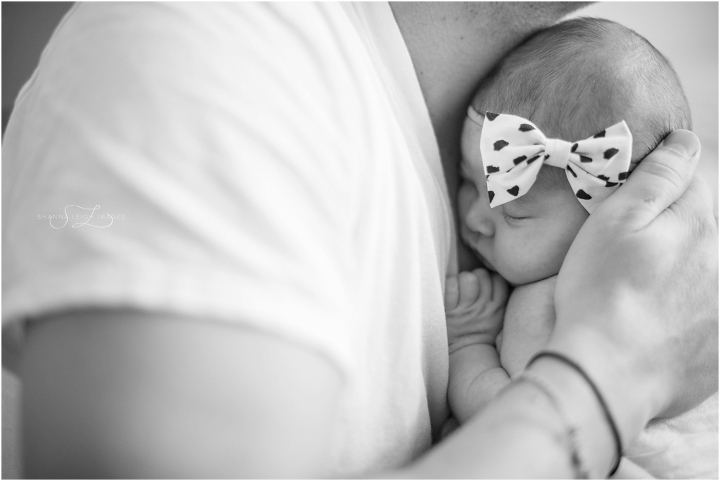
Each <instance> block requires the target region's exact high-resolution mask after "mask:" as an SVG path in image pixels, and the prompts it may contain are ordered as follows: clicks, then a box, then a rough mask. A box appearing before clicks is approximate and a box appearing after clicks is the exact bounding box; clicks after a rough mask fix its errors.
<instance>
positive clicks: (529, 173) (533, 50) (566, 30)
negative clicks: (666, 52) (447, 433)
mask: <svg viewBox="0 0 720 481" xmlns="http://www.w3.org/2000/svg"><path fill="white" fill-rule="evenodd" d="M689 128H690V112H689V107H688V104H687V100H686V98H685V95H684V93H683V91H682V87H681V86H680V82H679V80H678V77H677V75H676V74H675V72H674V71H673V69H672V67H671V66H670V64H669V63H668V61H667V60H666V59H665V58H664V57H663V56H662V54H660V53H659V52H658V51H657V50H656V49H655V48H654V47H653V46H652V45H651V44H650V43H649V42H648V41H647V40H645V39H644V38H642V37H641V36H639V35H638V34H636V33H635V32H633V31H632V30H630V29H628V28H625V27H623V26H621V25H619V24H616V23H614V22H610V21H608V20H601V19H591V18H581V19H573V20H569V21H565V22H562V23H559V24H557V25H555V26H553V27H550V28H548V29H546V30H542V31H540V32H538V33H536V34H535V35H533V36H532V37H530V38H529V39H528V40H527V41H525V42H524V43H523V44H522V45H520V46H519V47H518V48H516V49H515V50H513V51H512V52H511V53H510V54H509V55H508V56H507V57H506V58H505V59H504V60H503V61H502V62H501V63H500V64H499V65H498V66H497V67H496V68H495V69H494V70H493V72H491V74H490V75H489V76H488V77H487V78H486V79H484V80H483V82H482V83H481V85H480V87H479V90H478V92H477V94H476V95H475V98H474V99H473V101H472V103H471V105H470V107H469V109H468V116H467V118H466V121H465V126H464V129H463V135H462V153H463V159H462V164H461V175H462V179H463V182H462V186H461V188H460V191H459V199H458V202H459V212H460V221H461V224H462V225H461V236H462V239H463V241H464V242H465V243H466V244H467V245H468V246H469V247H470V248H471V249H472V250H473V251H474V252H475V254H476V255H477V256H478V258H479V259H480V260H481V261H482V263H483V265H484V266H485V269H476V270H475V271H473V272H463V273H461V274H460V275H459V276H458V277H457V278H450V279H448V282H447V286H446V311H447V323H448V342H449V350H450V386H449V392H448V397H449V401H450V406H451V408H452V410H453V414H454V415H455V417H456V418H457V419H458V421H459V422H460V423H462V422H464V421H466V420H467V419H468V418H469V417H471V416H472V415H474V414H475V413H477V412H478V411H479V410H481V409H482V408H483V407H484V406H485V404H486V403H487V402H489V401H490V400H491V399H492V398H493V397H494V396H495V395H496V394H497V393H498V391H499V390H500V389H502V388H503V387H504V386H506V385H507V384H509V383H510V380H511V377H512V376H513V375H517V374H518V373H520V372H522V371H523V369H524V368H525V367H526V365H527V363H528V361H529V360H530V359H531V358H532V357H533V355H534V354H535V353H537V352H538V351H540V350H542V349H543V348H544V347H545V345H546V343H547V341H548V339H549V337H550V334H551V332H552V330H553V326H554V321H555V312H554V308H553V305H554V302H553V298H554V289H555V278H556V275H557V273H558V272H559V270H560V266H561V265H562V262H563V259H564V258H565V255H566V254H567V251H568V249H569V247H570V244H571V243H572V241H573V239H574V238H575V236H576V235H577V233H578V231H579V230H580V228H581V226H582V225H583V223H584V222H585V220H586V219H587V218H588V216H589V215H591V214H592V212H593V210H594V209H595V208H596V207H597V206H598V205H599V204H600V203H601V202H602V201H603V200H604V199H605V198H607V197H608V196H609V195H611V194H612V193H613V192H614V191H615V190H616V189H618V188H620V187H621V186H622V184H623V182H624V181H625V180H626V179H627V177H628V176H629V175H630V172H631V171H632V169H633V167H634V166H635V165H637V164H638V163H639V162H640V161H641V160H642V159H643V157H645V156H646V155H647V154H648V153H649V152H651V151H652V150H653V149H654V148H655V147H657V146H658V145H659V144H660V142H661V141H662V139H664V138H665V136H667V135H668V134H669V133H670V132H672V131H673V130H676V129H689ZM503 279H504V281H507V283H508V284H510V285H512V286H514V288H513V290H512V294H511V295H510V299H509V301H508V288H507V285H506V283H505V282H504V281H503ZM506 306H507V307H506ZM679 322H682V321H681V320H679ZM717 441H718V429H717V393H716V394H715V395H713V396H712V397H710V398H709V399H707V400H706V401H705V402H703V403H702V404H701V405H700V406H698V407H696V408H694V409H692V410H691V411H689V412H687V413H684V414H682V415H680V416H678V417H675V418H668V419H655V420H653V421H651V422H650V423H649V424H648V426H647V427H646V429H645V430H644V431H643V432H642V433H641V435H640V436H639V437H638V438H637V439H636V440H635V441H634V442H633V443H632V444H631V445H630V446H628V447H626V449H625V451H624V457H623V459H622V462H621V464H620V468H619V470H618V472H617V473H616V477H623V478H629V477H650V476H653V477H662V478H691V477H704V478H708V477H709V478H717V476H718V467H717V464H718V458H717V449H718V447H717V446H718V445H717Z"/></svg>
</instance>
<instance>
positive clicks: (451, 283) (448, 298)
mask: <svg viewBox="0 0 720 481" xmlns="http://www.w3.org/2000/svg"><path fill="white" fill-rule="evenodd" d="M459 300H460V286H459V285H458V278H457V277H455V276H448V277H447V278H446V279H445V310H446V311H451V310H453V309H455V308H456V307H457V305H458V301H459Z"/></svg>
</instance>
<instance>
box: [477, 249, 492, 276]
mask: <svg viewBox="0 0 720 481" xmlns="http://www.w3.org/2000/svg"><path fill="white" fill-rule="evenodd" d="M475 254H477V256H478V257H479V258H480V261H481V262H482V263H483V266H484V267H485V268H486V269H487V270H489V271H492V272H497V269H495V266H493V265H492V264H491V263H490V261H488V260H487V259H486V258H485V256H484V255H482V254H480V252H478V251H477V249H475Z"/></svg>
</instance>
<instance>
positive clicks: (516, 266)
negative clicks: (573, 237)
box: [497, 236, 569, 285]
mask: <svg viewBox="0 0 720 481" xmlns="http://www.w3.org/2000/svg"><path fill="white" fill-rule="evenodd" d="M568 247H569V244H568V245H567V247H565V246H564V245H562V244H558V243H557V242H553V241H549V240H548V239H543V238H542V237H541V236H528V237H527V238H526V239H525V241H524V242H521V243H506V244H504V246H503V247H502V249H503V252H502V259H503V261H504V262H502V264H503V265H502V266H501V265H498V266H497V267H498V270H499V271H503V272H500V274H501V275H502V276H503V277H505V279H506V280H507V281H508V282H509V283H511V284H513V285H523V284H529V283H531V282H536V281H539V280H542V279H546V278H548V277H550V276H553V275H555V274H557V273H558V272H559V271H560V266H561V265H562V261H563V259H564V258H565V255H566V254H567V250H568Z"/></svg>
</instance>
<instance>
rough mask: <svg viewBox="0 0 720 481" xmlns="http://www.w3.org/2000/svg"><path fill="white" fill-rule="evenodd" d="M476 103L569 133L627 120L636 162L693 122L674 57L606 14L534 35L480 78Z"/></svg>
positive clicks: (556, 133)
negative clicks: (667, 56)
mask: <svg viewBox="0 0 720 481" xmlns="http://www.w3.org/2000/svg"><path fill="white" fill-rule="evenodd" d="M472 105H473V107H474V108H475V109H476V110H478V111H479V112H482V113H484V112H485V111H490V112H494V113H507V114H513V115H519V116H521V117H525V118H527V119H529V120H531V121H532V122H534V123H535V124H536V125H537V126H538V127H539V128H540V129H541V130H542V131H543V132H544V133H545V134H546V135H547V136H548V137H552V138H560V139H564V140H567V141H575V140H582V139H585V138H587V137H590V136H592V135H594V134H596V133H598V132H600V131H601V130H603V129H605V128H606V127H609V126H611V125H613V124H616V123H617V122H620V121H621V120H625V121H626V122H627V124H628V127H629V128H630V131H631V132H632V134H633V155H632V163H633V165H636V164H637V163H638V162H639V161H640V160H642V158H643V157H645V156H646V155H647V154H648V153H649V152H650V151H652V150H653V149H654V148H655V147H656V146H657V145H658V144H659V143H660V142H661V141H662V139H664V138H665V137H666V136H667V135H668V134H669V133H670V132H672V131H673V130H676V129H690V128H691V120H690V108H689V106H688V102H687V98H686V97H685V93H684V92H683V90H682V87H681V85H680V80H679V79H678V76H677V74H676V73H675V71H674V70H673V68H672V67H671V66H670V63H669V62H668V60H667V59H666V58H665V57H664V56H663V55H662V54H661V53H660V52H658V51H657V49H655V47H653V46H652V45H651V44H650V42H648V41H647V40H645V39H644V38H643V37H641V36H640V35H638V34H637V33H636V32H634V31H633V30H631V29H629V28H627V27H624V26H622V25H620V24H618V23H615V22H612V21H610V20H605V19H599V18H576V19H572V20H567V21H564V22H561V23H558V24H556V25H554V26H552V27H549V28H547V29H544V30H540V31H538V32H536V33H534V34H533V35H531V36H530V37H529V38H527V39H526V40H525V41H524V42H523V43H522V44H521V45H519V46H518V47H517V48H515V49H514V50H513V51H512V52H510V54H509V55H508V56H506V57H505V58H504V59H503V60H502V61H501V62H500V63H499V64H498V65H496V66H495V68H494V69H493V70H492V72H491V73H490V74H489V75H488V76H487V77H486V78H485V79H484V80H483V81H482V82H481V84H480V86H479V89H478V93H477V94H476V96H475V98H474V99H473V103H472ZM544 170H551V171H554V170H556V169H544ZM557 170H558V172H557V173H558V175H560V174H561V171H560V170H559V169H557Z"/></svg>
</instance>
